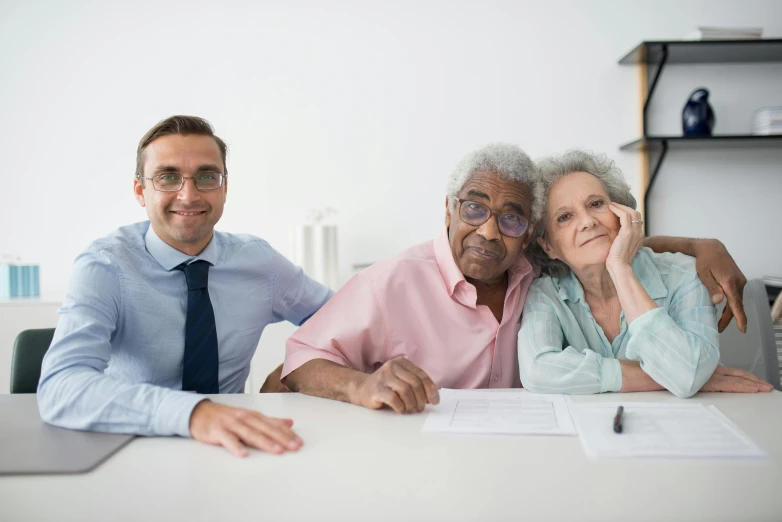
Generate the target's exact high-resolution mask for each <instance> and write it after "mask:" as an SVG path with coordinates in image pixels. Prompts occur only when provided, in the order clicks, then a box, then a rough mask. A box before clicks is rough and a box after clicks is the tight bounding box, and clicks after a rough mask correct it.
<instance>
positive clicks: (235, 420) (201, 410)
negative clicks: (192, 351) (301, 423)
mask: <svg viewBox="0 0 782 522" xmlns="http://www.w3.org/2000/svg"><path fill="white" fill-rule="evenodd" d="M291 426H293V420H291V419H277V418H274V417H267V416H265V415H263V414H261V413H259V412H257V411H253V410H245V409H243V408H233V407H231V406H225V405H223V404H217V403H215V402H212V401H210V400H204V401H201V402H199V403H198V404H197V405H196V407H195V408H194V409H193V413H192V414H191V415H190V435H191V436H192V437H193V439H195V440H197V441H199V442H205V443H207V444H214V445H216V446H223V447H224V448H226V449H227V450H229V451H230V452H231V453H233V454H234V455H236V456H237V457H246V456H247V455H248V451H247V448H248V447H250V448H256V449H259V450H262V451H265V452H267V453H274V454H280V453H283V452H285V451H298V450H299V448H301V446H302V444H303V442H302V440H301V439H300V438H299V437H298V436H297V435H296V433H295V432H294V431H293V430H292V429H291Z"/></svg>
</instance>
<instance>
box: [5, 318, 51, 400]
mask: <svg viewBox="0 0 782 522" xmlns="http://www.w3.org/2000/svg"><path fill="white" fill-rule="evenodd" d="M52 337H54V328H42V329H38V330H25V331H23V332H22V333H20V334H19V335H18V336H17V337H16V341H15V342H14V353H13V355H12V356H11V393H35V392H36V391H37V390H38V381H39V380H40V379H41V363H42V362H43V356H44V355H46V351H47V350H48V349H49V345H50V344H52Z"/></svg>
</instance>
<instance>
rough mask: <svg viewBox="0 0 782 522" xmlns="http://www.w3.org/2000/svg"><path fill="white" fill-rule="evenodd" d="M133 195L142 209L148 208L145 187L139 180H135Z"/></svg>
mask: <svg viewBox="0 0 782 522" xmlns="http://www.w3.org/2000/svg"><path fill="white" fill-rule="evenodd" d="M133 194H134V195H135V196H136V201H138V204H139V205H141V206H142V207H146V206H147V202H146V199H144V187H143V186H142V185H141V180H139V179H138V178H136V179H134V180H133Z"/></svg>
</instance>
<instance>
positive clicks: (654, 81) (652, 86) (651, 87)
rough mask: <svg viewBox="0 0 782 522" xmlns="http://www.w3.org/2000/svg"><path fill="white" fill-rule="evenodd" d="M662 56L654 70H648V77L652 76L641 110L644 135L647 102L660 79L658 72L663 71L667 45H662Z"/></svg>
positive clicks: (645, 130)
mask: <svg viewBox="0 0 782 522" xmlns="http://www.w3.org/2000/svg"><path fill="white" fill-rule="evenodd" d="M661 52H662V57H661V58H660V63H659V64H658V65H657V68H656V69H655V70H654V72H652V71H649V73H648V74H649V77H650V78H652V83H651V84H650V85H649V92H647V93H646V101H645V102H644V112H643V128H644V134H643V135H644V137H646V136H648V135H649V132H648V129H647V124H646V122H647V121H648V118H647V117H646V111H647V109H648V108H649V104H650V103H651V101H652V95H653V94H654V89H655V88H656V87H657V81H658V80H659V79H660V74H661V73H662V72H663V67H665V62H667V61H668V46H667V45H663V46H662V51H661Z"/></svg>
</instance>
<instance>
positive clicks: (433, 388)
mask: <svg viewBox="0 0 782 522" xmlns="http://www.w3.org/2000/svg"><path fill="white" fill-rule="evenodd" d="M402 361H404V362H402V364H403V365H404V367H405V368H407V369H408V370H409V371H411V372H412V373H414V374H416V375H417V376H418V378H419V379H421V382H422V383H423V385H424V390H425V391H426V397H427V398H428V400H429V402H430V403H432V404H438V403H439V402H440V392H439V390H438V389H437V385H436V384H435V383H434V381H433V380H432V378H431V377H429V375H428V374H427V373H426V372H425V371H423V370H422V369H421V368H419V367H418V366H416V365H415V364H413V363H411V362H410V361H408V360H407V359H402Z"/></svg>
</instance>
